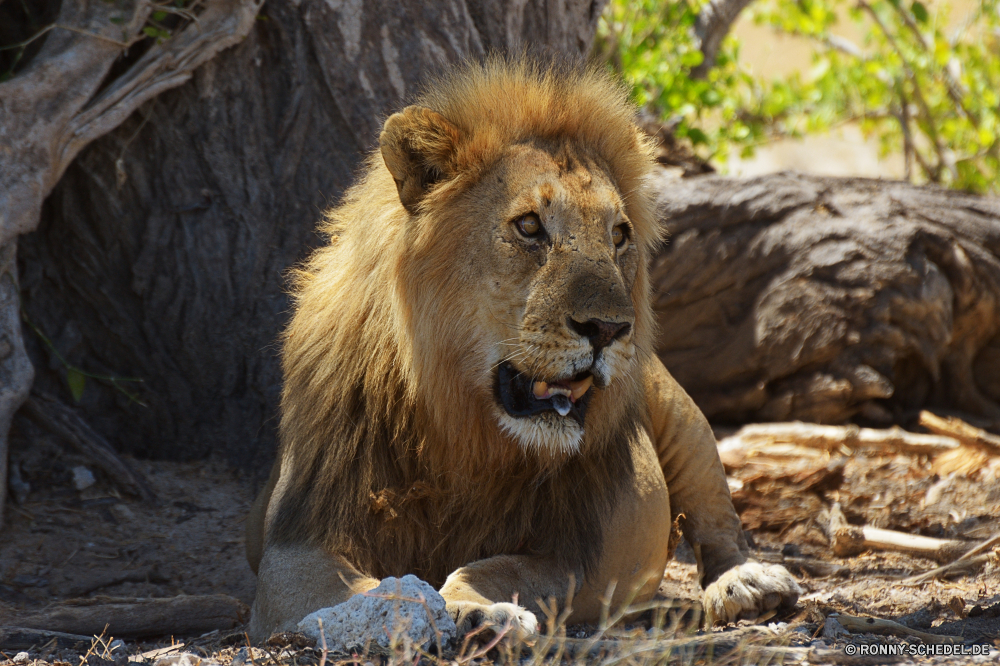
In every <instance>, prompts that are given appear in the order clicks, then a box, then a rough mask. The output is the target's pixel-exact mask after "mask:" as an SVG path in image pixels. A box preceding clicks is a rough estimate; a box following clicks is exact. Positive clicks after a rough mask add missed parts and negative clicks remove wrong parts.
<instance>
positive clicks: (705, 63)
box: [691, 0, 752, 79]
mask: <svg viewBox="0 0 1000 666" xmlns="http://www.w3.org/2000/svg"><path fill="white" fill-rule="evenodd" d="M751 2H752V0H711V1H710V2H709V3H708V4H706V5H705V6H704V7H702V8H701V13H699V14H698V22H697V23H696V24H695V27H694V34H695V35H696V36H697V37H698V41H699V42H700V43H701V53H702V55H703V56H704V59H703V60H702V61H701V64H700V65H698V66H697V67H695V68H694V69H692V70H691V76H692V77H693V78H696V79H703V78H705V75H706V74H708V71H709V70H710V69H712V68H713V67H715V56H716V55H717V54H718V53H719V47H720V46H722V40H723V39H725V38H726V35H728V34H729V30H730V28H732V26H733V23H734V22H735V21H736V18H737V17H738V16H739V15H740V12H742V11H743V10H744V9H746V7H747V5H749V4H750V3H751Z"/></svg>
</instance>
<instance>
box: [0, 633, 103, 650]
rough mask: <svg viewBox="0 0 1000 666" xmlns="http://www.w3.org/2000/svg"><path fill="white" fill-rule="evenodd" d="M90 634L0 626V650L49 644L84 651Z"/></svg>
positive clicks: (28, 648) (90, 640) (63, 648)
mask: <svg viewBox="0 0 1000 666" xmlns="http://www.w3.org/2000/svg"><path fill="white" fill-rule="evenodd" d="M93 640H94V639H93V638H92V637H91V636H81V635H79V634H67V633H63V632H61V631H45V630H43V629H29V628H27V627H0V652H15V651H21V650H31V649H40V648H42V647H48V646H51V647H53V648H55V649H57V650H77V651H80V652H82V651H84V650H86V649H87V648H88V647H89V646H90V644H91V643H92V642H93Z"/></svg>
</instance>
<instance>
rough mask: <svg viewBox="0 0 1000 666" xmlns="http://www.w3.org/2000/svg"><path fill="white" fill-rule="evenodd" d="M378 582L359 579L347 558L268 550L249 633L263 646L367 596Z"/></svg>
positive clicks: (306, 550) (298, 549)
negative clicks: (308, 619) (312, 617)
mask: <svg viewBox="0 0 1000 666" xmlns="http://www.w3.org/2000/svg"><path fill="white" fill-rule="evenodd" d="M378 583H379V581H378V580H377V579H375V578H369V577H367V576H363V575H362V574H360V573H359V572H358V571H357V569H355V568H354V567H353V566H351V564H350V562H348V561H347V560H346V559H345V558H344V557H341V556H338V555H331V554H329V553H327V552H325V551H323V550H322V549H320V548H316V547H313V546H273V545H272V546H268V547H267V548H266V549H265V550H264V555H263V557H262V558H261V560H260V566H259V567H258V570H257V594H256V596H255V597H254V602H253V609H252V610H251V613H250V625H249V627H248V628H247V631H248V633H249V634H250V638H251V640H253V641H254V642H260V641H263V640H264V639H266V638H267V637H268V636H270V635H271V634H273V633H274V632H276V631H294V630H295V627H296V625H297V624H298V623H299V621H300V620H302V618H304V617H305V616H306V615H308V614H309V613H312V612H313V611H316V610H319V609H320V608H326V607H328V606H336V605H337V604H340V603H343V602H345V601H347V600H348V599H350V598H351V597H352V596H354V595H355V594H358V593H360V592H367V591H368V590H371V589H373V588H375V587H377V586H378Z"/></svg>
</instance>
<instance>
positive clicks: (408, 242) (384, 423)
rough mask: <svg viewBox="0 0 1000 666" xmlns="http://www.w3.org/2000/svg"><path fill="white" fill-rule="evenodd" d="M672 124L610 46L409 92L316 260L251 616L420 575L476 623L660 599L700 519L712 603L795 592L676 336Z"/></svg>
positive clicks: (757, 606) (279, 619) (263, 619)
mask: <svg viewBox="0 0 1000 666" xmlns="http://www.w3.org/2000/svg"><path fill="white" fill-rule="evenodd" d="M652 165H653V159H652V146H651V145H650V140H649V139H648V138H647V137H646V136H645V135H644V134H643V133H642V132H641V131H640V130H639V129H638V127H637V126H636V123H635V109H634V108H633V106H632V105H631V104H630V102H629V101H628V95H627V92H626V90H625V89H624V88H623V86H622V85H621V84H619V83H616V82H615V81H613V80H612V79H611V78H609V77H608V76H607V75H605V74H603V73H602V72H600V71H599V70H596V69H593V68H574V67H571V66H556V65H547V66H543V65H540V64H538V63H534V62H532V61H529V60H527V59H524V58H521V59H501V58H496V59H493V60H489V61H486V62H484V63H479V64H466V65H464V66H461V67H459V68H458V69H456V70H454V71H452V72H451V73H450V74H446V75H444V76H443V77H441V78H439V79H437V80H436V81H435V82H433V83H431V84H429V86H428V87H427V88H426V89H425V91H424V92H423V94H422V95H421V96H420V97H419V99H418V100H417V101H416V103H415V104H414V105H412V106H408V107H406V108H404V109H403V110H402V111H400V112H398V113H395V114H393V115H391V116H390V117H389V118H388V119H387V120H386V121H385V124H384V127H383V130H382V132H381V134H380V136H379V146H378V149H377V150H376V151H375V152H374V153H373V154H371V155H370V157H369V158H368V160H367V162H366V164H365V166H364V167H363V170H362V173H361V174H360V176H359V179H358V181H357V183H356V184H355V185H354V186H353V187H351V188H350V189H349V190H348V191H347V192H346V194H345V195H344V199H343V201H342V203H340V205H338V206H337V207H335V208H333V209H332V210H330V211H329V212H328V213H327V214H326V216H325V221H324V222H323V224H322V225H321V231H322V232H323V233H324V234H325V235H326V236H327V237H328V238H329V243H328V244H327V245H326V246H325V247H322V248H320V249H318V250H317V251H315V253H314V254H313V255H312V256H311V258H309V259H308V260H307V262H306V263H305V264H304V265H303V266H302V267H301V268H300V269H299V270H298V271H297V272H296V273H295V274H294V276H293V278H292V282H293V288H292V293H293V298H294V314H293V316H292V318H291V321H290V323H289V325H288V327H287V329H286V331H285V333H284V335H283V341H282V342H283V356H282V363H283V371H284V378H285V383H284V388H283V394H282V400H281V421H280V450H279V455H278V458H277V461H276V462H275V464H274V467H273V469H272V471H271V476H270V479H269V480H268V483H267V485H266V486H265V488H264V489H263V491H262V492H261V494H260V496H259V497H258V498H257V500H256V502H255V504H254V507H253V509H252V510H251V514H250V517H249V519H248V523H247V556H248V560H249V562H250V565H251V567H252V568H253V570H254V572H255V573H256V574H257V577H258V578H257V591H256V598H255V600H254V603H253V608H252V614H251V620H250V624H249V627H248V631H249V633H250V635H251V637H252V638H253V639H254V640H258V641H259V640H262V639H265V638H266V637H268V636H269V635H270V634H271V633H272V632H277V631H285V630H293V629H294V628H295V626H296V624H297V623H298V622H299V621H300V620H302V618H303V617H304V616H305V615H307V614H309V613H311V612H313V611H315V610H317V609H319V608H322V607H327V606H333V605H335V604H338V603H341V602H344V601H346V600H347V599H348V598H350V597H351V596H352V595H354V594H357V593H360V592H365V591H367V590H370V589H372V588H374V587H376V586H377V585H378V583H379V579H381V578H383V577H387V576H397V577H398V576H402V575H405V574H415V575H417V576H419V577H420V578H422V579H424V580H426V581H428V582H429V583H430V584H431V585H433V586H434V587H436V588H438V589H440V592H441V595H442V596H443V597H444V599H445V601H446V604H447V609H448V611H449V613H450V614H451V615H452V616H453V617H454V619H455V620H456V623H457V625H458V627H459V630H460V631H468V630H469V629H471V628H472V627H476V626H478V625H485V626H486V627H488V628H492V629H494V630H497V628H499V627H502V626H504V625H505V623H511V626H512V627H513V628H514V629H515V630H516V631H517V632H518V633H520V634H522V635H526V634H531V633H533V632H535V631H537V628H538V613H539V608H540V606H539V604H540V602H542V601H544V600H548V599H551V598H553V597H554V598H556V599H566V598H567V593H572V607H571V609H570V610H571V613H572V614H571V615H570V616H569V621H570V622H574V623H575V622H593V621H596V620H597V619H598V617H599V615H600V613H601V609H602V606H603V604H604V602H605V600H606V594H607V593H608V591H609V590H612V589H613V595H612V596H611V599H610V602H611V603H612V604H613V605H616V606H617V605H618V604H621V603H623V602H625V601H628V600H632V601H634V602H641V601H644V600H648V599H649V598H651V597H652V596H653V595H654V594H655V592H656V590H657V587H658V586H659V583H660V581H661V579H662V576H663V572H664V569H665V567H666V564H667V559H668V556H669V554H670V552H671V550H672V549H671V545H672V544H671V543H670V537H671V524H672V521H673V520H674V519H676V518H678V517H680V525H681V526H682V528H683V534H684V537H685V538H686V539H687V540H688V541H689V543H690V544H691V546H692V548H693V550H694V553H695V556H696V558H697V562H698V572H699V577H700V582H701V584H702V586H704V588H705V591H704V603H705V609H706V614H707V616H708V617H709V618H710V619H711V620H714V621H716V622H723V623H724V622H728V621H733V620H736V619H738V618H741V617H755V616H758V615H759V614H761V613H763V612H765V611H768V610H770V609H773V608H776V607H778V606H792V605H794V604H795V603H796V601H797V598H798V594H799V592H800V590H799V587H798V585H797V584H796V582H795V580H794V579H793V578H792V577H791V576H790V575H789V573H788V572H787V571H786V570H785V569H784V568H782V567H780V566H777V565H770V566H765V565H761V564H759V563H757V562H754V561H752V560H750V559H749V549H748V547H747V543H746V541H745V539H744V535H743V531H742V529H741V525H740V519H739V517H738V516H737V514H736V512H735V510H734V509H733V505H732V500H731V498H730V495H729V489H728V486H727V484H726V477H725V474H724V472H723V468H722V464H721V463H720V461H719V455H718V452H717V450H716V443H715V439H714V437H713V434H712V431H711V429H710V428H709V425H708V423H707V421H706V419H705V417H704V416H703V415H702V414H701V412H700V411H699V410H698V408H697V407H696V406H695V404H694V403H693V402H692V400H691V399H690V398H689V397H688V395H687V394H686V393H685V392H684V391H683V389H681V387H680V386H678V384H677V383H676V382H675V381H674V379H673V378H672V377H671V376H670V374H669V373H668V372H667V370H666V369H665V368H664V366H663V364H662V363H661V362H660V361H659V360H658V359H657V357H656V355H655V354H654V353H653V348H654V345H653V341H654V323H653V315H652V310H651V305H650V285H649V278H648V271H647V264H648V263H649V259H650V256H651V252H652V250H653V248H654V247H655V245H656V243H658V242H659V240H660V239H659V232H658V224H657V220H656V217H655V215H654V209H653V205H652V201H651V197H650V196H649V194H648V188H646V187H645V183H646V180H647V176H648V175H649V174H650V171H651V168H652Z"/></svg>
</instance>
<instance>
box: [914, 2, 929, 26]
mask: <svg viewBox="0 0 1000 666" xmlns="http://www.w3.org/2000/svg"><path fill="white" fill-rule="evenodd" d="M910 9H911V10H912V11H913V16H914V17H915V18H916V19H917V20H918V21H919V22H921V23H927V19H929V18H930V15H929V14H928V13H927V7H925V6H924V3H922V2H920V1H919V0H914V2H913V6H912V7H911V8H910Z"/></svg>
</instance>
